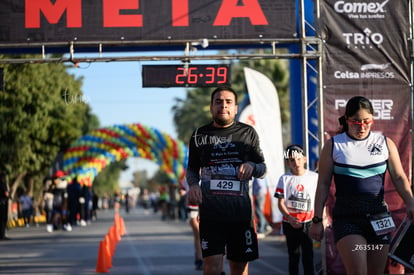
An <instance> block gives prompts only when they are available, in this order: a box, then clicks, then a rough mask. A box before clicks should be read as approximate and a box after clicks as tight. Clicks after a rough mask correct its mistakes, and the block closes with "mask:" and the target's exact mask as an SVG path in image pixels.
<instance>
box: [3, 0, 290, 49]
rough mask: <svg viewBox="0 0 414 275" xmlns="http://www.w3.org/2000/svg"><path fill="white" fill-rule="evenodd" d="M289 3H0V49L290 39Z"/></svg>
mask: <svg viewBox="0 0 414 275" xmlns="http://www.w3.org/2000/svg"><path fill="white" fill-rule="evenodd" d="M295 8H296V7H295V2H294V1H292V0H276V1H275V0H245V1H238V0H208V1H206V0H192V1H190V0H169V1H168V0H123V1H118V0H103V1H86V0H56V1H51V0H2V1H1V2H0V44H5V43H6V44H7V43H24V46H28V45H30V43H35V42H37V43H48V42H54V43H58V42H62V43H63V42H66V43H67V42H68V41H78V42H94V43H96V42H105V41H108V42H110V41H112V42H114V41H115V42H128V41H141V42H142V41H145V40H167V41H171V42H172V43H173V42H174V40H180V39H186V40H188V39H190V40H197V39H202V38H207V39H248V38H257V39H260V38H293V37H294V34H295V32H296V18H295V17H296V16H295Z"/></svg>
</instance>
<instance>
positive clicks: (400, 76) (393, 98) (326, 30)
mask: <svg viewBox="0 0 414 275" xmlns="http://www.w3.org/2000/svg"><path fill="white" fill-rule="evenodd" d="M320 3H321V7H320V8H321V9H320V10H321V22H320V23H321V28H320V29H321V35H322V37H323V39H324V42H325V44H324V49H323V69H322V70H323V77H322V78H323V85H324V91H323V103H322V104H323V109H324V117H323V121H324V133H325V136H324V137H323V138H324V139H325V140H327V139H329V138H330V137H331V136H333V135H335V134H336V133H337V131H338V130H339V127H340V126H339V122H338V118H339V117H340V116H342V115H343V114H344V112H345V109H344V108H345V105H346V102H347V100H348V99H349V98H351V97H353V96H356V95H361V96H365V97H367V98H369V99H370V100H371V102H372V104H373V107H374V112H375V113H374V125H373V126H372V130H373V131H378V132H381V133H383V134H384V135H386V136H388V137H390V138H391V139H392V140H393V141H394V142H395V144H396V146H397V148H398V151H399V153H400V158H401V162H402V164H403V167H404V170H405V172H406V174H407V175H408V177H409V178H411V175H412V171H411V166H412V163H411V162H412V160H411V159H412V136H411V130H410V129H411V127H412V118H411V76H410V52H409V49H410V47H409V45H408V41H409V37H410V35H409V33H410V24H409V10H410V9H409V1H392V0H323V1H321V2H320ZM334 194H335V185H334V184H332V185H331V190H330V194H329V197H328V200H327V215H328V220H330V219H331V210H332V207H333V205H334V202H335V195H334ZM385 200H386V202H387V203H388V206H389V209H390V210H391V211H392V215H393V218H394V221H395V223H396V225H397V226H398V225H399V224H400V222H401V220H402V217H403V216H404V213H405V211H404V207H405V206H404V204H403V202H402V200H401V198H400V196H399V195H398V194H397V192H396V190H395V188H394V185H393V184H392V182H391V180H390V177H389V174H388V173H387V174H386V179H385ZM331 234H332V232H331V231H327V232H326V243H325V244H326V250H325V252H324V253H325V257H326V269H327V270H328V271H330V272H331V273H335V274H342V273H345V270H344V268H343V265H342V263H341V260H340V258H339V257H335V255H338V252H337V250H336V246H335V244H334V242H333V241H332V236H331Z"/></svg>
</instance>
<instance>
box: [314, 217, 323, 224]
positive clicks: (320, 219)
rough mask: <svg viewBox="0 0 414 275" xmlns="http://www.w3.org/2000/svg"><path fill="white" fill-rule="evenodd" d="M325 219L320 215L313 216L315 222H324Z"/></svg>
mask: <svg viewBox="0 0 414 275" xmlns="http://www.w3.org/2000/svg"><path fill="white" fill-rule="evenodd" d="M322 221H323V219H322V218H319V217H318V216H314V217H313V218H312V222H313V223H320V222H322Z"/></svg>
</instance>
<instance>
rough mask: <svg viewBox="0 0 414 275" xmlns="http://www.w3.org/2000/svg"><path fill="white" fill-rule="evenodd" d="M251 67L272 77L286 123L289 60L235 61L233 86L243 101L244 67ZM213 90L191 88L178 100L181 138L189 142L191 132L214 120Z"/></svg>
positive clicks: (176, 110) (176, 109) (177, 123)
mask: <svg viewBox="0 0 414 275" xmlns="http://www.w3.org/2000/svg"><path fill="white" fill-rule="evenodd" d="M244 67H249V68H251V69H254V70H257V71H259V72H261V73H263V74H265V75H266V76H267V77H269V78H270V79H271V80H272V81H273V83H274V85H275V87H276V89H277V91H278V96H279V102H280V108H281V118H282V124H284V125H285V127H286V125H287V124H288V123H287V122H288V121H289V120H290V115H289V114H290V112H289V93H288V85H289V74H288V63H287V60H281V59H261V60H244V61H240V62H236V63H234V64H232V85H231V86H232V88H233V89H235V91H236V92H238V96H239V103H240V102H241V101H242V100H243V96H244V92H245V80H244V73H243V68H244ZM212 90H213V89H206V88H195V89H188V90H187V97H186V98H185V99H179V98H176V99H175V104H174V106H173V108H172V111H173V113H174V124H175V128H176V130H177V133H178V138H179V139H180V140H183V141H184V142H185V143H188V140H189V139H190V136H191V133H192V132H193V130H194V129H196V128H197V127H200V126H201V125H204V124H207V123H208V122H210V121H211V115H210V95H211V91H212Z"/></svg>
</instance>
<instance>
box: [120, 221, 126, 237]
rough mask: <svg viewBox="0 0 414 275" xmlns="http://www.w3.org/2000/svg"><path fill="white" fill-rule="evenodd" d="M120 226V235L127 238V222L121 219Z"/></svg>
mask: <svg viewBox="0 0 414 275" xmlns="http://www.w3.org/2000/svg"><path fill="white" fill-rule="evenodd" d="M119 226H120V232H119V233H120V235H121V236H125V234H126V230H125V222H124V219H123V218H120V219H119Z"/></svg>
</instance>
